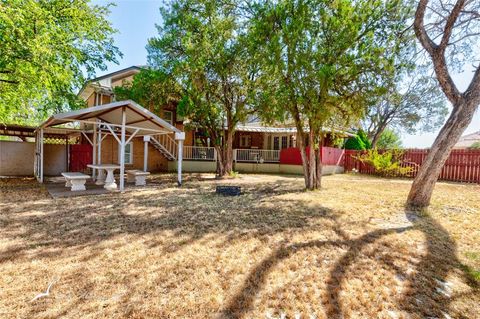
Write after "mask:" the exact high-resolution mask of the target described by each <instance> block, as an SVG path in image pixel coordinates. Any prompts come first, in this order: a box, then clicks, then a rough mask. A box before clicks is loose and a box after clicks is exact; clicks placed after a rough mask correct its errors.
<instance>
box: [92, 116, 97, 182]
mask: <svg viewBox="0 0 480 319" xmlns="http://www.w3.org/2000/svg"><path fill="white" fill-rule="evenodd" d="M97 122H98V120H95V124H93V145H92V148H93V150H92V164H94V165H95V164H97ZM95 176H96V170H95V168H92V179H93V180H95Z"/></svg>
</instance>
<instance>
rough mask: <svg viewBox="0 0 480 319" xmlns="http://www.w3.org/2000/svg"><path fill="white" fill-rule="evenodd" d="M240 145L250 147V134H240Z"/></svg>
mask: <svg viewBox="0 0 480 319" xmlns="http://www.w3.org/2000/svg"><path fill="white" fill-rule="evenodd" d="M240 147H241V148H246V147H252V136H251V135H240Z"/></svg>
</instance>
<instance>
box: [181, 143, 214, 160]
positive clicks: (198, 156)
mask: <svg viewBox="0 0 480 319" xmlns="http://www.w3.org/2000/svg"><path fill="white" fill-rule="evenodd" d="M183 159H185V160H197V161H216V160H217V152H216V151H215V148H214V147H202V146H184V147H183Z"/></svg>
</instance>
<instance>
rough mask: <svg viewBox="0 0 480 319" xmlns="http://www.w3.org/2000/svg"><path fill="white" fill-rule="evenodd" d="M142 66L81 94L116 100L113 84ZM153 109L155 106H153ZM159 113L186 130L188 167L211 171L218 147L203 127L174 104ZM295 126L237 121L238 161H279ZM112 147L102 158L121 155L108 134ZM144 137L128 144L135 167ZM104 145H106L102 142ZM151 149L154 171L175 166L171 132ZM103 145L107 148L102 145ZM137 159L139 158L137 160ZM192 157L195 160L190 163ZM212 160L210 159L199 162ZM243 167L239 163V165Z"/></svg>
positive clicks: (94, 101)
mask: <svg viewBox="0 0 480 319" xmlns="http://www.w3.org/2000/svg"><path fill="white" fill-rule="evenodd" d="M141 69H142V67H140V66H132V67H129V68H126V69H123V70H119V71H116V72H113V73H110V74H106V75H103V76H101V77H98V78H95V79H92V80H90V81H88V82H87V83H86V84H85V85H84V87H83V88H82V89H81V90H80V92H79V94H78V95H79V96H80V97H81V98H82V99H83V100H85V101H86V103H87V106H89V107H90V106H96V105H101V104H107V103H111V102H114V101H115V95H114V88H115V87H117V86H121V85H123V84H124V83H126V82H129V81H132V80H133V77H134V76H135V74H137V73H139V72H140V71H141ZM151 111H152V110H151ZM159 113H160V114H157V115H158V116H160V117H161V118H163V119H164V120H166V121H167V122H169V123H170V124H172V125H174V126H176V127H177V128H179V129H181V130H182V131H185V133H186V139H185V147H184V152H183V156H184V160H185V162H186V163H185V170H187V171H188V170H195V171H212V170H214V169H215V168H214V167H215V165H214V161H215V159H216V155H215V150H214V148H213V147H211V146H212V143H211V141H210V140H209V138H208V137H207V136H206V135H205V134H204V133H203V131H202V130H201V129H195V130H188V129H186V128H185V127H184V123H183V118H181V117H180V116H178V115H177V113H176V106H175V105H166V106H163V107H161V108H160V111H159ZM295 139H296V129H295V128H294V127H287V126H265V125H263V124H262V123H261V122H259V121H258V120H257V121H255V120H252V121H250V122H248V123H243V124H241V125H238V126H237V128H236V133H235V136H234V142H233V148H234V159H235V161H236V162H245V163H279V159H280V151H281V150H282V149H285V148H292V147H295V145H296V143H295ZM103 143H105V144H106V148H107V149H109V150H110V151H109V152H107V153H105V154H104V157H105V158H102V162H104V163H107V162H115V161H116V157H118V150H117V149H116V148H115V146H116V144H117V143H116V142H115V141H114V140H113V138H106V140H105V141H104V142H103ZM142 143H143V140H141V139H138V140H135V139H134V141H133V142H132V145H131V146H128V147H127V150H128V152H129V153H128V154H127V155H126V158H127V163H130V164H129V165H130V166H131V167H132V168H141V167H142V160H141V159H142V154H143V148H142V146H141V145H142ZM331 143H332V141H331V138H330V136H329V135H328V134H327V138H325V139H324V145H323V146H331ZM102 147H103V146H102ZM151 147H152V149H154V152H153V153H155V150H157V152H156V154H157V156H156V157H155V161H154V163H151V164H152V165H150V167H149V170H151V171H169V170H174V169H175V165H176V164H175V161H174V159H175V157H176V152H177V149H176V145H175V142H174V141H173V140H172V139H171V138H170V137H169V136H158V137H155V136H154V137H153V138H152V140H151ZM102 149H104V148H102ZM137 159H138V160H137ZM189 161H191V162H192V163H189ZM199 162H211V163H199ZM238 167H241V165H237V167H236V169H238Z"/></svg>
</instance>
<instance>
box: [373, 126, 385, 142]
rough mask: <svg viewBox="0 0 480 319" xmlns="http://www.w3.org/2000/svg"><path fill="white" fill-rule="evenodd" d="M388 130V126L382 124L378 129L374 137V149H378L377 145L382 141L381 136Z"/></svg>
mask: <svg viewBox="0 0 480 319" xmlns="http://www.w3.org/2000/svg"><path fill="white" fill-rule="evenodd" d="M386 128H387V124H386V123H385V124H382V125H380V127H379V128H378V129H377V131H376V132H375V133H374V134H373V137H372V148H377V143H378V140H379V139H380V136H381V135H382V133H383V131H385V129H386Z"/></svg>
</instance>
